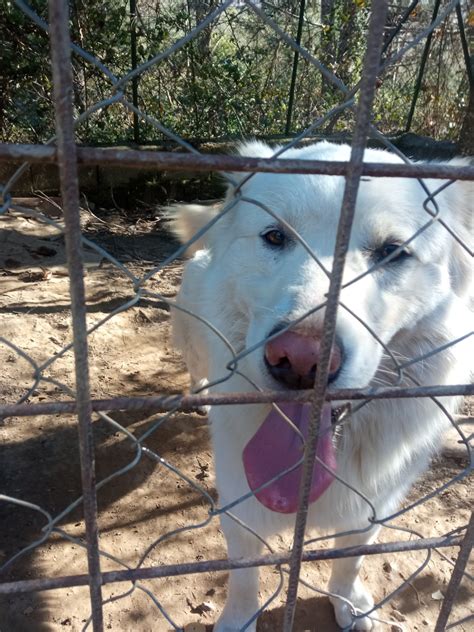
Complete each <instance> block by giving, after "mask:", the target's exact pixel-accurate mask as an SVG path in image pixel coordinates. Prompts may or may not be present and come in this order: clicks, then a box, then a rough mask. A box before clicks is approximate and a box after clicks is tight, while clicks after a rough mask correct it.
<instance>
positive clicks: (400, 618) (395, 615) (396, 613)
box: [392, 609, 407, 621]
mask: <svg viewBox="0 0 474 632" xmlns="http://www.w3.org/2000/svg"><path fill="white" fill-rule="evenodd" d="M392 617H393V618H394V619H395V621H406V620H407V618H406V616H405V615H404V614H402V613H401V612H400V611H399V610H395V609H393V610H392Z"/></svg>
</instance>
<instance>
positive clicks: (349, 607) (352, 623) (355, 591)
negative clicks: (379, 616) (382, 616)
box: [329, 578, 376, 631]
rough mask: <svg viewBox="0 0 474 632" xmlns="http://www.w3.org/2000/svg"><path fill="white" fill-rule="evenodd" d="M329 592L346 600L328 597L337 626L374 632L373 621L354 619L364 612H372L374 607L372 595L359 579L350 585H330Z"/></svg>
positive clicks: (362, 618) (366, 618) (364, 618)
mask: <svg viewBox="0 0 474 632" xmlns="http://www.w3.org/2000/svg"><path fill="white" fill-rule="evenodd" d="M330 592H331V593H334V594H336V595H340V596H341V597H344V599H347V600H348V601H349V602H350V604H349V603H348V602H347V601H344V600H343V599H338V598H337V597H330V598H329V599H330V601H331V603H332V605H333V608H334V615H335V617H336V621H337V624H338V625H339V626H340V627H341V628H343V629H347V630H360V631H362V630H363V631H367V630H375V629H376V625H375V621H372V620H371V619H369V617H361V618H358V617H357V618H356V617H355V616H354V615H355V614H356V615H359V614H362V613H364V612H368V611H369V610H372V608H373V606H374V600H373V599H372V595H371V594H370V592H369V591H368V590H367V588H366V587H365V586H364V584H363V583H362V582H361V580H360V579H359V578H357V580H356V581H355V582H354V583H353V584H350V585H343V584H340V585H332V586H331V587H330Z"/></svg>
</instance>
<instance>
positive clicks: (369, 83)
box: [283, 0, 388, 632]
mask: <svg viewBox="0 0 474 632" xmlns="http://www.w3.org/2000/svg"><path fill="white" fill-rule="evenodd" d="M387 8H388V3H387V0H378V1H377V2H372V12H371V16H370V22H369V29H368V34H367V48H366V53H365V58H364V68H363V75H362V80H361V84H360V97H359V103H358V107H357V114H356V121H355V129H354V136H353V142H352V149H351V157H350V160H349V169H348V172H347V176H346V186H345V189H344V197H343V200H342V205H341V215H340V219H339V225H338V230H337V236H336V245H335V248H334V260H333V266H332V272H331V280H330V284H329V292H328V295H327V304H326V313H325V315H324V325H323V336H322V341H321V359H320V361H319V362H318V367H317V371H316V379H315V386H314V400H313V408H312V413H311V421H310V425H309V429H308V437H307V441H306V445H305V458H304V462H303V472H302V475H301V487H300V498H299V506H298V512H297V514H296V521H295V530H294V536H293V550H292V554H291V562H290V575H289V579H288V593H287V601H286V608H285V614H284V620H283V631H284V632H291V631H292V629H293V623H294V617H295V610H296V598H297V595H298V587H299V576H300V569H301V561H302V556H303V546H304V535H305V529H306V521H307V515H308V506H309V494H310V490H311V479H312V475H313V470H314V459H315V456H316V447H317V441H318V429H319V420H320V418H321V414H322V410H323V406H324V402H325V392H326V388H327V379H328V373H329V358H330V355H331V347H332V345H333V342H334V336H335V331H336V316H337V309H338V305H339V296H340V291H341V286H342V276H343V272H344V264H345V259H346V253H347V251H348V248H349V239H350V235H351V228H352V222H353V217H354V212H355V205H356V200H357V193H358V190H359V184H360V179H361V177H362V173H363V171H362V167H363V160H364V150H365V147H366V146H367V137H368V133H369V128H370V122H371V112H372V102H373V99H374V95H375V82H376V79H377V73H378V71H379V67H380V54H381V50H382V37H383V30H384V26H385V18H386V15H387Z"/></svg>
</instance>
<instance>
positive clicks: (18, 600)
mask: <svg viewBox="0 0 474 632" xmlns="http://www.w3.org/2000/svg"><path fill="white" fill-rule="evenodd" d="M82 220H83V226H84V229H85V231H86V234H87V236H88V237H90V238H91V239H94V240H95V241H96V242H97V243H99V244H100V245H101V246H103V247H104V248H105V249H106V250H107V251H108V252H109V253H111V254H112V255H113V256H114V257H116V258H117V259H118V260H120V262H122V263H123V264H124V265H126V266H127V268H128V269H130V270H131V271H132V272H133V273H134V274H135V275H137V276H140V275H142V274H143V273H144V272H146V271H147V270H149V269H151V268H152V267H153V266H154V265H156V264H158V263H159V262H160V261H163V260H164V259H165V258H166V256H167V255H169V254H170V253H171V252H172V251H173V249H174V248H175V247H176V243H174V242H173V241H172V240H171V238H170V237H169V235H167V234H166V231H165V230H164V228H163V225H162V222H161V221H160V220H159V217H157V216H155V214H154V213H153V211H152V210H150V209H140V210H139V211H137V213H136V215H135V216H133V215H132V216H131V217H130V216H129V217H128V218H127V219H125V215H124V214H123V213H122V212H121V211H120V210H115V211H111V212H107V213H105V212H99V211H96V213H95V214H92V213H91V212H89V211H84V213H83V217H82ZM0 229H1V231H0V335H1V336H2V337H3V338H5V339H7V340H9V341H10V342H12V343H14V344H15V345H17V346H18V347H20V348H21V349H22V350H23V351H24V352H25V353H26V354H28V355H29V356H31V358H33V359H34V360H35V361H36V362H37V363H42V362H44V361H46V360H47V359H48V358H50V357H52V356H53V355H54V354H55V353H57V352H58V351H60V350H61V349H62V348H63V347H64V346H65V345H66V344H67V343H68V342H70V340H71V320H70V312H69V297H68V285H67V282H68V279H67V273H66V271H65V255H64V247H63V243H62V239H61V238H60V237H58V235H57V232H56V230H55V229H53V228H52V227H50V226H47V225H45V224H44V223H41V222H39V221H37V220H36V219H31V218H28V217H26V216H21V215H19V216H15V217H13V216H7V217H3V218H0ZM86 267H87V276H86V284H87V304H88V323H89V325H93V324H94V323H97V322H98V321H99V320H100V319H102V318H104V317H105V316H108V315H110V314H111V313H112V312H113V310H115V309H117V308H118V307H119V306H120V305H122V304H124V303H125V302H126V301H127V300H128V299H130V298H131V297H132V296H133V294H134V293H133V287H132V283H131V281H130V279H129V278H127V277H126V275H125V274H124V273H123V272H121V271H120V270H119V269H117V268H116V267H115V266H114V265H113V264H111V263H110V262H108V261H107V260H106V259H104V258H103V257H101V256H100V255H99V254H97V253H95V252H92V251H87V254H86ZM181 268H182V263H181V262H175V263H172V264H171V265H170V266H168V268H167V269H166V270H165V271H164V272H160V273H159V274H157V275H156V277H154V278H153V279H152V280H151V281H150V282H149V283H148V285H147V287H148V288H149V289H150V290H153V291H155V292H158V293H160V294H161V295H162V296H165V297H172V296H174V294H175V292H176V288H177V285H178V283H179V279H180V273H181ZM89 343H90V363H91V384H92V393H93V396H94V397H99V398H102V397H112V396H116V395H152V394H162V393H179V392H182V391H183V390H185V389H186V388H187V384H188V378H187V374H186V371H185V368H184V366H183V364H182V361H181V359H180V357H179V356H178V355H177V354H176V353H175V352H174V351H173V349H172V347H171V343H170V331H169V323H168V311H167V309H166V306H165V305H164V304H163V302H162V301H160V300H158V299H156V300H155V299H150V298H147V299H146V300H143V301H142V302H141V303H140V304H138V305H135V306H132V307H130V308H129V309H127V310H125V311H122V312H120V313H118V314H116V315H115V316H114V317H113V318H111V319H110V320H108V321H107V322H106V323H104V324H103V325H102V326H101V327H99V328H98V329H97V330H96V331H95V332H94V333H93V334H91V335H90V337H89ZM32 373H33V369H32V366H31V365H30V364H29V362H28V361H27V360H25V359H24V358H23V357H21V356H20V355H19V354H18V353H17V352H16V351H15V350H14V349H12V348H11V347H9V346H7V345H6V344H1V343H0V401H1V402H2V403H14V402H15V401H17V400H18V399H19V398H20V397H21V396H23V395H24V394H25V393H27V392H28V389H29V388H30V387H31V385H32V383H33V380H32ZM44 375H45V376H46V377H47V378H50V379H52V381H42V382H40V383H39V384H38V385H37V386H36V387H35V388H34V390H33V392H32V393H31V394H30V395H29V396H28V400H27V401H29V402H41V401H50V400H52V401H56V400H59V399H61V398H65V395H64V394H63V393H62V392H61V389H60V388H59V386H58V385H57V384H56V383H55V381H57V382H60V383H62V384H65V385H66V386H68V387H72V386H73V382H74V380H73V362H72V355H71V352H68V353H66V354H65V355H64V356H63V357H61V358H59V359H57V360H56V361H55V362H54V363H52V364H51V365H50V366H49V367H48V368H47V369H46V371H45V373H44ZM472 411H473V407H472V406H471V407H470V408H468V407H466V409H465V410H464V411H463V415H461V416H460V418H459V419H460V422H461V427H462V429H463V431H464V433H465V434H466V435H469V434H470V433H471V432H472V424H473V418H472ZM111 417H112V418H113V419H115V420H117V421H118V422H119V423H120V424H121V425H122V426H123V427H125V428H126V429H127V430H128V431H130V432H133V433H134V434H135V435H137V436H139V435H141V434H142V433H143V432H145V431H146V430H147V429H148V428H149V427H150V425H151V424H152V423H153V422H154V421H156V419H157V416H156V415H154V416H152V415H149V414H146V413H143V412H134V413H122V412H119V413H111ZM94 419H95V421H94V434H95V445H96V462H97V463H96V465H97V479H98V480H99V481H100V480H103V479H104V478H105V477H107V476H108V475H110V474H111V473H113V472H115V471H117V470H119V469H120V468H122V467H123V466H125V465H126V464H127V463H130V462H131V461H132V460H133V458H134V456H135V450H134V448H133V447H132V446H131V442H130V440H129V439H127V438H126V436H125V435H124V434H123V433H122V432H120V431H119V430H118V429H117V428H115V427H113V426H112V425H111V424H110V423H108V422H107V421H105V420H103V419H100V418H98V417H95V418H94ZM458 438H459V437H458V436H457V435H456V433H455V432H454V431H452V432H451V433H450V434H449V436H448V437H447V440H446V444H445V446H444V448H443V450H442V452H441V454H440V456H439V457H438V458H437V459H436V461H435V463H434V464H433V467H432V468H431V470H430V471H429V472H428V473H427V474H426V476H425V477H424V478H423V480H421V481H420V482H419V483H418V485H417V486H416V489H414V490H413V493H412V495H411V498H410V500H411V501H412V500H414V499H415V498H420V497H422V496H424V495H425V494H427V493H429V492H431V491H432V490H434V489H436V488H437V487H438V486H440V485H441V484H443V483H444V482H446V481H448V480H449V479H450V478H451V477H453V476H454V475H455V474H457V473H459V472H460V471H461V470H462V469H463V468H465V467H466V465H467V459H466V454H465V452H466V451H465V448H463V446H462V445H460V444H459V443H458ZM0 441H1V459H0V469H1V481H2V483H1V488H0V493H2V494H5V495H9V496H13V497H16V498H20V499H23V500H26V501H28V502H30V503H33V504H37V505H40V506H41V507H42V508H43V509H44V510H47V511H48V512H50V514H51V515H53V516H54V515H57V514H58V513H59V512H61V511H62V510H63V509H65V508H66V507H67V506H68V505H69V504H70V503H71V502H72V501H73V500H74V499H76V498H77V497H78V496H79V495H80V470H79V455H78V442H77V429H76V424H75V420H74V418H73V417H72V416H68V415H53V416H37V417H23V418H19V417H17V418H15V417H13V418H12V417H10V418H6V419H4V420H3V421H2V422H0ZM145 445H147V446H149V447H150V448H151V449H152V450H154V451H155V452H156V453H158V454H159V455H161V456H162V457H163V458H164V459H165V460H166V461H167V462H169V463H171V464H172V465H173V466H174V467H176V468H178V469H179V470H180V471H181V472H182V473H184V474H185V475H186V476H187V477H189V479H191V480H192V481H194V482H195V483H196V484H197V485H199V486H201V487H202V488H203V489H204V490H205V491H206V492H208V493H209V494H210V495H211V497H214V498H215V487H214V474H213V465H212V456H211V452H210V446H209V439H208V431H207V425H206V419H205V417H204V416H202V415H199V414H183V413H179V414H174V415H173V416H172V417H171V418H170V419H169V420H168V421H166V422H165V423H164V424H163V425H162V426H160V427H159V428H158V429H157V430H156V431H155V432H154V433H153V434H152V435H151V436H150V437H149V439H147V440H146V442H145ZM468 485H469V483H468V482H467V481H466V479H464V480H462V481H460V482H458V483H457V484H455V485H453V486H451V487H449V488H448V489H446V490H445V491H443V492H442V493H440V494H439V495H437V496H435V497H434V498H433V499H431V500H429V501H428V502H426V503H424V504H422V505H421V506H419V507H417V508H416V509H414V510H412V511H410V512H409V513H407V514H405V515H403V516H402V517H400V518H399V519H397V520H396V521H395V524H396V525H397V526H398V527H400V528H406V527H408V528H409V529H412V530H414V531H416V532H418V533H419V534H421V535H423V536H426V537H429V536H435V535H439V534H443V533H446V532H448V531H450V530H452V529H455V528H456V527H458V526H460V525H463V524H465V523H466V522H467V521H468V517H469V510H470V504H471V499H470V497H469V487H468ZM98 503H99V527H100V547H101V550H102V551H103V552H104V553H107V554H109V555H111V556H113V557H114V558H119V560H120V561H121V562H122V564H123V565H128V566H130V567H133V566H135V565H136V564H137V563H138V562H139V560H140V557H141V555H142V554H143V553H144V552H145V551H146V550H147V547H149V546H150V545H152V544H153V543H154V542H155V541H156V540H157V539H158V538H160V537H162V536H165V535H168V536H169V537H167V538H164V539H162V541H161V542H159V543H158V544H156V545H155V546H154V547H153V548H152V549H151V551H150V552H149V554H148V555H147V557H146V560H145V562H144V564H145V565H146V566H150V565H160V564H170V563H176V562H189V561H191V562H192V561H196V560H204V559H213V558H222V557H224V556H225V547H224V542H223V537H222V534H221V532H220V529H219V525H218V522H217V520H212V522H211V523H210V524H209V525H208V526H206V527H204V528H193V526H195V525H197V524H199V523H200V522H201V521H203V520H205V518H206V517H207V512H208V508H209V503H208V501H207V500H206V499H205V498H204V497H203V496H202V494H200V493H198V492H197V491H195V490H194V489H193V488H192V487H191V486H190V485H189V484H187V483H186V482H185V481H184V480H183V479H182V478H180V477H179V476H178V475H176V474H175V473H173V472H172V471H170V469H167V468H166V467H165V466H164V465H163V464H160V463H157V462H155V461H152V460H150V459H148V458H147V457H146V456H143V457H142V458H141V460H140V461H139V463H137V464H136V465H135V466H134V467H132V468H131V469H129V470H128V471H126V472H125V473H123V474H122V475H121V476H118V477H116V478H114V479H112V480H111V481H110V482H109V483H108V484H107V485H105V486H104V487H103V489H101V490H100V491H99V493H98ZM0 521H1V522H0V524H1V534H2V536H1V542H0V562H2V561H3V562H4V561H6V560H7V559H9V558H10V557H11V556H12V555H14V554H15V553H17V552H18V551H19V550H21V549H22V548H24V547H25V546H27V545H28V544H31V543H32V542H34V541H35V540H36V539H38V538H39V537H40V535H41V527H42V526H43V525H44V524H45V521H46V519H45V517H44V516H43V515H42V514H41V513H39V512H38V511H33V510H32V509H30V508H26V507H20V506H18V505H16V504H12V503H9V502H2V503H1V504H0ZM60 528H61V529H62V530H63V531H64V533H66V534H68V535H69V536H71V537H73V538H74V540H72V541H71V540H68V539H65V538H64V537H61V536H60V535H59V534H57V533H53V534H52V535H51V536H50V537H49V538H48V539H47V540H46V541H45V542H43V543H42V544H40V545H38V546H36V547H35V548H33V549H32V550H30V551H28V552H27V553H25V554H24V555H23V556H21V557H19V558H18V559H17V560H16V561H15V563H14V564H12V565H10V566H9V567H8V569H7V570H6V571H5V572H4V574H3V581H5V580H7V581H8V580H14V579H32V578H38V577H51V576H59V575H69V574H75V573H84V572H86V557H85V552H84V548H83V547H82V546H81V543H83V542H84V524H83V520H82V514H81V510H80V509H75V510H74V511H72V512H71V513H68V514H67V515H66V516H65V517H64V518H63V519H62V520H61V521H60ZM173 531H174V534H172V532H173ZM409 537H410V536H409V534H407V533H406V532H403V531H397V530H395V531H394V530H390V529H384V531H383V532H382V535H381V539H382V540H384V541H390V540H404V539H407V538H409ZM272 544H273V545H274V546H275V547H276V549H277V550H283V551H285V550H288V547H289V539H288V537H287V536H283V537H280V538H277V539H275V541H274V542H272ZM322 546H326V545H322ZM327 546H329V544H328V545H327ZM442 553H443V554H444V555H445V556H446V558H444V557H442V556H441V555H440V553H438V552H436V551H435V552H433V554H432V557H431V560H430V562H429V563H428V565H427V566H426V567H425V568H424V570H423V571H422V572H421V573H420V574H419V575H417V576H416V577H415V578H412V579H411V580H410V581H407V583H406V584H405V586H404V587H403V589H402V590H401V591H400V592H399V593H398V594H397V595H396V596H394V597H393V598H390V599H389V600H388V601H387V603H386V604H385V605H384V606H383V608H382V609H381V610H380V611H379V613H378V615H379V616H380V618H382V619H384V620H385V621H386V623H385V624H381V629H383V630H389V631H391V632H399V631H400V630H404V631H411V630H427V631H429V630H433V629H434V622H435V621H436V617H437V614H438V612H439V609H440V605H441V603H442V599H443V593H444V592H445V589H446V585H447V582H448V580H449V577H450V572H451V569H452V565H451V564H450V560H451V561H452V560H454V559H455V555H456V550H454V549H443V551H442ZM424 559H425V553H423V552H411V553H404V554H392V555H378V556H373V557H371V558H370V559H367V560H366V561H365V563H364V567H363V571H362V576H363V578H364V579H365V581H366V582H367V583H368V584H369V585H370V586H371V588H372V590H373V593H374V595H375V597H376V599H377V600H381V599H383V598H384V597H385V596H387V595H389V594H390V593H391V591H393V590H394V589H395V588H396V587H397V586H399V585H401V584H403V583H405V581H406V580H409V579H410V576H411V575H412V573H414V572H415V571H416V569H417V568H418V567H419V566H420V564H421V563H422V562H423V560H424ZM123 565H122V566H121V565H120V563H119V562H118V561H117V560H116V559H109V558H107V557H103V558H102V568H103V570H112V569H119V568H123V567H124V566H123ZM471 572H472V568H471ZM328 575H329V563H326V562H321V563H313V564H306V565H304V569H303V573H302V577H303V578H304V579H305V580H306V581H308V582H310V583H311V584H312V585H313V586H315V587H319V588H324V587H325V585H326V581H327V579H328ZM278 581H279V575H278V573H277V572H276V571H275V570H274V569H266V570H264V571H263V572H262V588H261V595H260V598H261V602H262V603H263V601H264V600H265V599H266V598H268V597H269V596H270V595H271V594H272V592H273V591H275V589H276V588H277V586H278ZM472 581H473V578H472V576H471V579H470V580H469V578H465V579H464V581H463V583H462V585H461V589H460V592H459V595H458V600H457V603H456V606H455V608H454V610H453V613H452V619H451V621H455V620H458V619H462V618H465V617H467V616H469V615H472V614H473V610H472V603H473V600H472ZM225 590H226V574H225V573H219V574H210V573H206V574H200V575H189V576H181V577H174V578H166V579H161V580H152V581H145V582H141V583H140V584H139V585H138V584H137V586H136V588H135V590H131V586H130V584H127V583H121V584H118V583H116V584H109V585H106V586H104V589H103V593H104V598H105V599H107V600H109V602H108V603H107V604H106V605H105V606H104V617H105V628H106V629H109V630H114V631H117V632H122V631H129V630H134V631H137V632H151V631H152V630H153V632H161V631H164V632H167V631H168V630H171V629H173V624H172V623H171V622H170V621H167V620H166V619H165V618H164V617H163V615H162V614H161V613H160V609H159V608H160V607H161V608H163V609H164V611H165V612H166V613H167V614H168V616H169V617H170V619H171V620H172V621H173V622H174V624H176V626H181V627H185V626H186V629H187V630H192V629H194V630H198V629H204V628H203V626H201V627H199V626H198V625H197V624H199V623H201V624H204V625H205V626H207V629H208V630H211V629H212V628H211V625H212V622H213V621H214V620H215V619H216V617H217V616H218V614H219V612H220V610H221V608H222V605H223V602H224V597H225ZM121 594H126V596H124V597H123V598H122V599H118V597H119V596H120V595H121ZM284 603H285V593H284V591H282V592H281V593H280V594H279V595H278V596H277V597H276V599H275V600H274V601H273V603H272V604H271V606H270V607H269V608H268V610H267V611H266V612H265V614H264V615H263V616H262V617H261V619H260V622H259V631H260V632H263V631H272V630H278V629H280V627H281V617H282V613H283V608H284ZM89 614H90V608H89V600H88V590H87V588H82V587H80V588H65V589H61V590H53V591H49V592H41V593H34V594H31V593H28V594H14V595H10V596H8V597H5V596H3V597H2V598H1V599H0V631H1V632H23V631H24V632H46V631H59V630H64V631H69V630H70V631H71V632H76V631H79V630H81V629H82V628H83V626H84V623H85V622H86V621H87V618H88V617H89ZM191 624H196V626H194V627H193V626H192V625H191ZM294 629H295V632H304V631H307V630H311V631H315V630H318V631H324V632H331V631H335V630H337V627H336V624H335V622H334V619H333V615H332V610H331V608H330V605H329V603H328V601H327V599H326V598H325V597H324V596H321V595H318V594H317V593H315V592H313V591H311V590H310V589H309V588H304V587H302V588H301V590H300V593H299V600H298V611H297V617H296V624H295V628H294ZM455 629H456V630H459V632H461V631H464V632H468V630H472V629H473V627H472V620H471V622H470V623H469V622H468V623H464V624H460V625H458V626H456V628H455Z"/></svg>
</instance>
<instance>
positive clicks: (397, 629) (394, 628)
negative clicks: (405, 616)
mask: <svg viewBox="0 0 474 632" xmlns="http://www.w3.org/2000/svg"><path fill="white" fill-rule="evenodd" d="M390 632H403V628H402V626H401V625H397V624H396V623H393V624H392V625H391V626H390Z"/></svg>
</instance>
